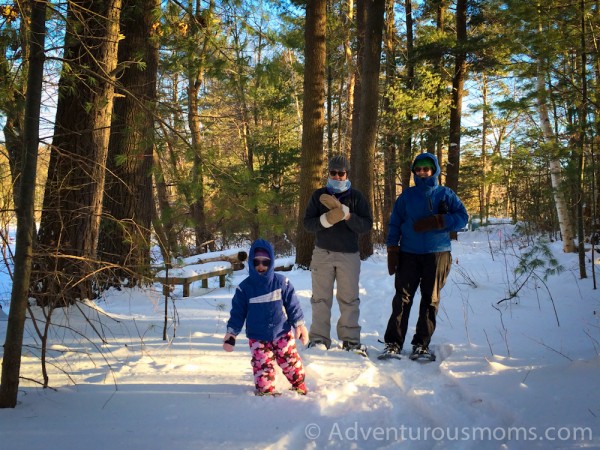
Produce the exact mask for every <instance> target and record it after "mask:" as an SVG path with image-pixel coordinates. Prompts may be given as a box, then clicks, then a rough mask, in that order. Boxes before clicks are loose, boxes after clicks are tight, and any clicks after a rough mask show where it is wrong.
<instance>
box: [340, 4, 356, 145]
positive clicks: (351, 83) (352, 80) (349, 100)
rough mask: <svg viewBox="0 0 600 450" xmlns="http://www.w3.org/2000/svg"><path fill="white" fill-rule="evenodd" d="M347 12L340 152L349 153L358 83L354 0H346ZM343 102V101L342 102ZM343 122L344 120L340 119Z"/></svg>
mask: <svg viewBox="0 0 600 450" xmlns="http://www.w3.org/2000/svg"><path fill="white" fill-rule="evenodd" d="M344 4H345V5H346V14H345V16H344V21H345V26H344V55H345V61H346V65H345V66H344V68H345V70H346V72H345V73H346V78H347V80H346V84H347V88H346V111H345V114H343V116H344V118H345V120H344V121H343V123H344V127H343V131H342V132H341V133H343V144H341V145H340V153H343V154H348V151H349V150H350V146H351V145H352V115H353V112H354V87H355V84H356V69H355V66H354V61H353V60H352V43H351V42H350V23H352V21H353V18H354V0H345V1H344ZM340 103H341V102H340ZM340 123H342V121H340Z"/></svg>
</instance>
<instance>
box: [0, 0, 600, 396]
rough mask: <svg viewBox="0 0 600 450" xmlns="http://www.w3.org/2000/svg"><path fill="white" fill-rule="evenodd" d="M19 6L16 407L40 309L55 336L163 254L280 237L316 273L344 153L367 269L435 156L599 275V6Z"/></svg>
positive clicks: (14, 45) (7, 55) (365, 1)
mask: <svg viewBox="0 0 600 450" xmlns="http://www.w3.org/2000/svg"><path fill="white" fill-rule="evenodd" d="M0 13H1V15H2V17H1V19H0V20H1V21H0V46H1V49H2V51H1V52H0V120H2V125H3V131H4V141H3V142H2V143H1V144H2V146H1V147H0V158H2V165H0V170H1V173H0V176H1V179H0V181H1V183H0V189H1V192H0V201H1V202H2V204H1V205H0V220H1V225H2V227H1V231H0V236H1V239H2V248H3V255H4V260H5V262H6V265H7V267H9V268H11V269H10V270H11V271H12V270H13V269H12V267H14V272H11V275H12V276H13V288H12V292H11V301H10V306H11V308H10V316H9V327H8V333H7V343H6V344H5V352H4V359H3V376H2V385H1V386H0V406H14V402H15V401H16V386H18V367H19V356H20V342H19V341H20V340H21V339H22V322H24V320H25V315H26V310H27V305H28V303H27V299H28V298H33V299H34V301H35V302H37V304H38V305H40V306H44V307H46V309H45V311H47V314H48V316H47V317H46V320H45V323H47V324H48V323H50V320H49V318H50V315H51V311H52V309H53V308H62V307H65V306H67V305H73V304H75V303H76V302H77V301H79V300H82V299H91V298H94V297H95V296H96V295H98V293H99V292H100V291H102V290H104V289H107V288H108V287H111V286H120V287H125V288H126V287H134V286H139V285H143V284H145V283H148V281H149V280H150V279H151V277H152V273H153V263H154V262H155V261H153V260H152V259H151V252H150V248H151V247H152V246H153V245H154V243H157V244H158V246H159V247H160V249H161V252H162V257H161V260H162V261H164V262H166V265H167V266H170V265H171V264H173V263H175V262H176V261H177V260H178V259H179V258H183V257H185V256H187V255H190V254H197V253H199V252H203V251H209V250H210V251H214V250H218V249H223V248H230V247H235V246H238V245H243V244H245V243H247V242H248V241H249V240H252V239H255V238H257V237H259V236H261V237H264V238H266V239H269V240H271V241H272V242H273V243H274V245H275V248H276V249H277V252H278V253H279V254H292V253H295V255H296V264H297V265H298V266H300V267H308V265H309V264H310V257H311V252H312V248H313V238H312V236H311V235H309V234H307V233H306V232H305V230H304V229H303V227H302V220H301V219H302V215H303V212H304V208H305V206H306V204H307V202H308V198H309V196H310V194H311V193H312V191H313V190H314V189H316V188H317V187H319V186H321V185H322V184H323V183H324V181H325V179H326V176H327V174H326V170H325V166H326V161H327V159H328V158H329V157H330V156H331V155H333V154H337V153H341V154H344V155H346V156H348V157H349V158H350V161H351V166H352V169H351V171H350V179H351V181H352V185H353V186H354V187H356V188H358V189H360V190H361V191H362V192H363V193H365V195H366V196H367V198H369V199H370V200H371V205H372V209H373V215H374V223H375V225H374V229H373V230H372V232H371V233H370V234H368V235H365V236H364V237H363V238H362V240H361V256H362V257H363V258H366V257H368V256H369V255H371V254H372V253H373V248H374V246H377V245H382V244H383V242H384V239H385V234H386V226H387V220H388V218H389V215H390V211H391V207H392V205H393V202H394V200H395V198H396V197H397V195H398V194H399V193H401V191H402V187H403V186H409V185H410V182H411V180H410V177H411V174H410V162H411V161H412V159H413V158H414V156H415V155H416V154H418V153H420V152H424V151H429V152H431V153H435V154H436V155H437V156H438V158H439V160H440V162H441V164H442V167H443V173H442V175H441V179H440V182H441V184H444V185H446V186H449V187H450V188H452V189H453V190H455V191H456V192H457V193H458V194H459V196H460V197H461V198H462V199H463V201H464V203H465V205H466V206H467V209H468V211H469V212H470V214H471V217H472V219H473V220H472V222H471V226H479V225H481V224H485V223H486V222H487V220H488V219H489V218H490V217H493V216H503V217H509V218H511V219H512V220H513V221H514V222H522V223H523V224H524V226H525V228H526V229H527V230H529V232H531V233H543V234H546V235H548V236H549V237H550V238H551V239H560V240H562V241H563V249H564V251H566V252H575V251H578V252H579V255H580V276H581V277H582V278H585V277H587V274H586V273H585V261H584V255H585V253H584V244H585V243H586V242H590V241H591V242H592V243H596V241H597V235H596V231H597V230H596V226H597V224H596V222H595V217H596V215H597V214H596V204H597V197H598V189H597V182H596V180H597V179H598V172H599V170H600V169H599V168H598V164H597V162H596V159H597V157H596V153H597V151H596V150H595V147H596V143H597V142H598V135H599V131H600V119H599V118H598V114H597V111H598V107H597V106H598V103H599V100H600V97H599V89H598V80H599V79H600V61H599V60H598V30H599V26H600V2H598V0H578V1H572V0H549V1H544V2H522V1H512V0H509V1H496V0H486V1H477V0H456V1H454V2H453V1H448V0H423V1H418V2H417V1H415V2H411V1H410V0H406V1H399V2H392V1H385V0H357V1H356V2H354V1H353V0H347V1H339V2H338V1H334V0H310V1H308V2H302V1H294V2H287V1H275V2H269V1H246V0H237V1H228V0H225V1H221V0H207V1H200V0H181V1H178V0H169V1H160V0H85V1H83V0H80V1H62V2H54V1H37V0H29V1H15V2H8V3H5V4H4V5H1V6H0ZM15 220H16V222H17V247H16V251H15V255H12V254H11V253H10V250H9V249H10V247H9V245H8V244H9V235H8V228H9V226H10V225H11V224H14V222H15ZM36 224H38V225H37V226H36ZM41 335H42V336H43V333H41ZM9 367H10V368H11V370H10V372H11V374H10V375H9V374H8V372H9V370H8V368H9ZM15 368H16V371H17V372H16V373H17V376H16V377H15V375H14V371H15ZM5 372H6V373H5Z"/></svg>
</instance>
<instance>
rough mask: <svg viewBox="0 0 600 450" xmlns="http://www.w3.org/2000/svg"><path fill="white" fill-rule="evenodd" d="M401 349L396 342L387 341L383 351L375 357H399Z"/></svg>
mask: <svg viewBox="0 0 600 450" xmlns="http://www.w3.org/2000/svg"><path fill="white" fill-rule="evenodd" d="M401 350H402V349H401V348H400V347H399V346H398V344H394V343H387V344H385V349H384V350H383V352H381V354H380V355H378V356H377V359H401V357H400V351H401Z"/></svg>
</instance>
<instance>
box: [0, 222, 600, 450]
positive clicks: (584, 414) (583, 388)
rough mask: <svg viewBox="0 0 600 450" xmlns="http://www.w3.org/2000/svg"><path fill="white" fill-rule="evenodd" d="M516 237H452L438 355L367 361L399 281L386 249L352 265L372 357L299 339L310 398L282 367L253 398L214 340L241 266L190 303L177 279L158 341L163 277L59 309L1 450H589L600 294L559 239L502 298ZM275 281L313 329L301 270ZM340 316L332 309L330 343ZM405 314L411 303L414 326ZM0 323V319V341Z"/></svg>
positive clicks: (597, 375) (594, 443) (28, 368)
mask: <svg viewBox="0 0 600 450" xmlns="http://www.w3.org/2000/svg"><path fill="white" fill-rule="evenodd" d="M512 230H513V228H512V227H511V226H507V225H504V226H501V225H498V226H493V227H486V228H480V229H478V230H476V231H472V232H465V233H461V234H460V235H459V240H458V241H457V242H454V243H453V252H452V255H453V260H454V265H453V268H452V272H451V275H450V279H449V282H448V284H447V285H446V287H445V288H444V290H443V292H442V303H441V308H440V312H439V315H438V328H437V331H436V333H435V335H434V339H433V348H434V350H435V351H436V353H437V356H438V360H437V361H436V362H433V363H418V362H413V361H410V360H409V359H408V358H407V357H406V356H404V357H403V358H402V360H400V361H398V360H389V361H379V360H377V358H376V356H377V354H378V352H379V351H380V350H381V348H382V344H381V343H379V342H378V341H379V339H382V338H383V333H384V330H385V325H386V323H387V320H388V317H389V314H390V309H391V299H392V296H393V278H392V277H390V276H388V274H387V265H386V255H385V254H384V253H382V252H378V253H377V254H375V255H373V256H372V257H371V258H369V260H367V261H365V262H363V265H362V271H361V278H360V285H361V319H360V320H361V325H362V341H363V343H365V344H366V345H367V346H368V349H369V353H370V354H369V357H368V358H363V357H361V356H359V355H355V354H351V353H348V352H345V351H343V350H342V349H341V348H338V347H339V346H340V344H341V343H340V342H339V341H337V340H334V343H333V346H334V347H335V348H332V349H331V350H329V351H324V350H319V349H317V348H313V349H304V348H301V349H300V354H301V356H302V358H303V360H304V365H305V367H306V371H307V385H308V388H309V394H308V395H307V396H299V395H297V394H295V393H292V392H291V391H288V387H289V385H288V384H287V381H286V380H285V378H284V377H283V376H282V375H281V374H279V379H278V387H279V389H280V390H281V391H282V392H283V395H282V396H280V397H256V396H254V395H253V383H252V372H251V367H250V352H249V350H248V348H247V345H246V344H247V339H246V338H245V337H240V339H238V345H237V346H236V350H235V352H233V353H225V352H224V351H223V350H222V347H221V344H222V338H223V335H224V333H225V323H226V321H227V319H228V314H229V308H230V303H231V297H232V295H233V289H234V287H235V285H237V284H238V283H239V282H240V281H241V280H242V279H243V278H244V277H245V276H246V271H244V270H242V271H237V272H235V273H234V275H233V277H230V279H229V280H228V283H227V287H225V288H218V279H212V280H210V287H209V289H207V290H206V289H202V288H201V287H200V282H198V283H195V284H194V285H193V286H192V289H191V296H190V297H189V298H185V299H184V298H182V297H181V287H177V288H176V289H175V291H174V296H175V301H174V303H173V302H169V303H168V315H169V318H170V320H169V328H168V340H167V341H163V340H162V335H163V318H164V314H165V304H164V299H163V297H162V295H161V286H160V285H155V286H154V287H153V289H152V290H148V291H141V290H134V291H130V290H123V291H116V290H114V291H110V292H109V293H107V294H106V295H105V297H104V298H103V299H101V300H99V301H97V302H95V303H93V304H89V305H87V306H86V307H82V308H81V310H80V311H78V310H77V309H75V308H71V310H70V311H69V314H68V317H65V316H64V315H63V314H62V312H56V313H55V315H54V317H53V320H54V321H55V323H56V324H57V325H56V326H55V327H54V328H53V331H52V343H51V351H50V356H51V359H50V360H49V361H48V362H49V370H50V384H51V386H52V388H53V389H41V388H40V387H38V386H36V384H35V383H34V382H32V381H30V380H40V379H41V373H40V361H39V358H38V356H37V353H38V352H37V351H36V350H35V348H36V347H38V345H39V338H37V337H36V336H35V335H34V332H33V329H32V327H31V324H30V323H29V322H28V327H27V331H26V337H25V343H26V344H27V345H28V347H27V348H26V351H25V355H24V357H23V365H22V370H21V375H22V377H23V379H22V381H21V390H20V393H19V404H18V406H17V407H16V408H15V409H4V410H0V448H2V449H7V450H8V449H58V448H60V449H61V450H79V449H81V448H86V449H88V450H95V449H98V450H100V449H102V450H106V449H109V448H110V449H115V448H116V449H131V450H133V449H145V450H153V449H157V450H158V449H161V450H162V449H177V450H185V449H194V450H197V449H203V448H206V449H216V448H224V449H287V448H289V449H321V448H334V449H338V448H339V449H349V448H356V449H375V448H410V449H432V448H440V449H477V450H481V449H531V448H543V449H548V448H551V449H563V448H600V358H599V353H600V292H599V290H594V289H593V283H592V276H591V274H592V273H591V269H592V267H591V263H590V262H589V261H588V267H587V269H588V278H587V279H580V278H579V271H578V261H577V255H572V254H569V255H565V254H563V253H562V250H561V243H560V242H558V243H552V244H550V248H551V249H552V251H553V253H554V256H555V257H556V258H557V259H558V261H559V262H560V263H561V264H562V266H563V267H564V269H565V270H564V271H563V272H562V273H561V274H559V275H553V276H550V277H549V278H548V279H547V280H546V281H543V278H542V279H537V278H535V277H530V279H529V282H528V283H527V284H526V285H525V286H524V287H523V288H522V289H520V290H519V292H518V297H517V298H515V299H513V300H510V301H509V300H507V301H504V302H501V303H499V304H498V302H499V301H500V300H502V299H505V298H507V297H509V292H511V291H514V290H516V289H517V288H518V287H519V286H520V284H521V282H522V280H524V277H522V278H519V279H517V278H516V277H515V275H514V273H513V268H514V267H515V266H516V265H517V259H516V256H517V255H522V254H523V252H524V251H526V250H527V248H525V247H523V246H524V245H525V242H524V241H523V240H520V239H517V238H515V237H514V236H513V235H512ZM588 255H589V254H588ZM596 270H598V266H597V267H596ZM538 273H539V274H542V272H541V271H540V272H538ZM285 274H286V275H287V276H288V277H289V279H290V280H291V281H292V283H293V285H294V286H295V288H296V291H297V294H298V296H299V298H300V301H301V304H302V307H303V309H304V313H305V316H306V318H307V322H308V323H309V324H310V317H311V309H310V295H311V286H310V272H308V271H304V270H292V271H291V272H285ZM599 281H600V280H599ZM417 300H418V299H417ZM5 312H6V305H5ZM338 315H339V312H338V309H337V307H334V311H333V316H334V317H333V320H334V322H333V323H332V330H333V333H332V337H335V320H337V317H338ZM416 316H417V305H414V307H413V314H412V315H411V327H412V328H413V329H414V323H415V321H416ZM173 319H175V320H173ZM71 329H74V330H76V331H77V332H76V333H74V332H73V331H71ZM5 334H6V318H2V317H0V340H1V341H2V342H4V339H5ZM411 334H412V333H411V331H409V338H408V340H410V335H411ZM97 335H100V336H102V337H103V339H104V341H102V340H101V339H100V338H99V337H98V336H97ZM83 336H85V337H83ZM407 350H408V348H405V351H407ZM1 354H2V349H1V348H0V355H1Z"/></svg>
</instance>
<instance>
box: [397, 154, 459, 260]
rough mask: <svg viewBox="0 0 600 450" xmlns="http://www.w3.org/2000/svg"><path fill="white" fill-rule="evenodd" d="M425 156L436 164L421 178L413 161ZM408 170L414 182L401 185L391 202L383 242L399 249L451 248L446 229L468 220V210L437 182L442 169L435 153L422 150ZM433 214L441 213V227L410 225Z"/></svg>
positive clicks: (423, 250)
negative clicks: (422, 229)
mask: <svg viewBox="0 0 600 450" xmlns="http://www.w3.org/2000/svg"><path fill="white" fill-rule="evenodd" d="M424 158H429V159H431V160H432V161H433V164H434V166H435V172H434V174H433V176H431V177H427V178H421V177H418V176H417V175H416V174H414V170H413V169H414V166H415V163H416V162H417V161H420V160H422V159H424ZM411 171H412V172H413V179H414V181H415V185H414V186H411V187H409V188H408V189H404V190H403V191H402V194H400V196H399V197H398V198H397V199H396V203H394V209H393V210H392V215H391V217H390V223H389V228H388V236H387V240H386V245H387V246H388V247H389V246H394V245H400V251H402V252H407V253H416V254H425V253H434V252H446V251H450V250H451V244H450V234H449V232H450V231H458V230H460V229H462V228H463V227H464V226H465V225H466V224H467V222H468V221H469V215H468V214H467V210H466V209H465V207H464V205H463V204H462V202H461V201H460V199H459V198H458V196H457V195H456V194H455V193H454V191H453V190H452V189H450V188H448V187H446V186H440V185H439V184H438V177H439V175H440V172H441V170H440V165H439V163H438V160H437V157H436V156H435V155H433V154H431V153H421V154H420V155H418V156H417V157H416V158H415V160H414V162H413V164H412V166H411ZM435 214H444V223H445V228H444V229H443V230H432V231H425V232H421V233H419V232H416V231H415V230H414V229H413V224H414V223H415V222H416V221H417V220H419V219H423V218H425V217H427V216H431V215H435Z"/></svg>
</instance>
